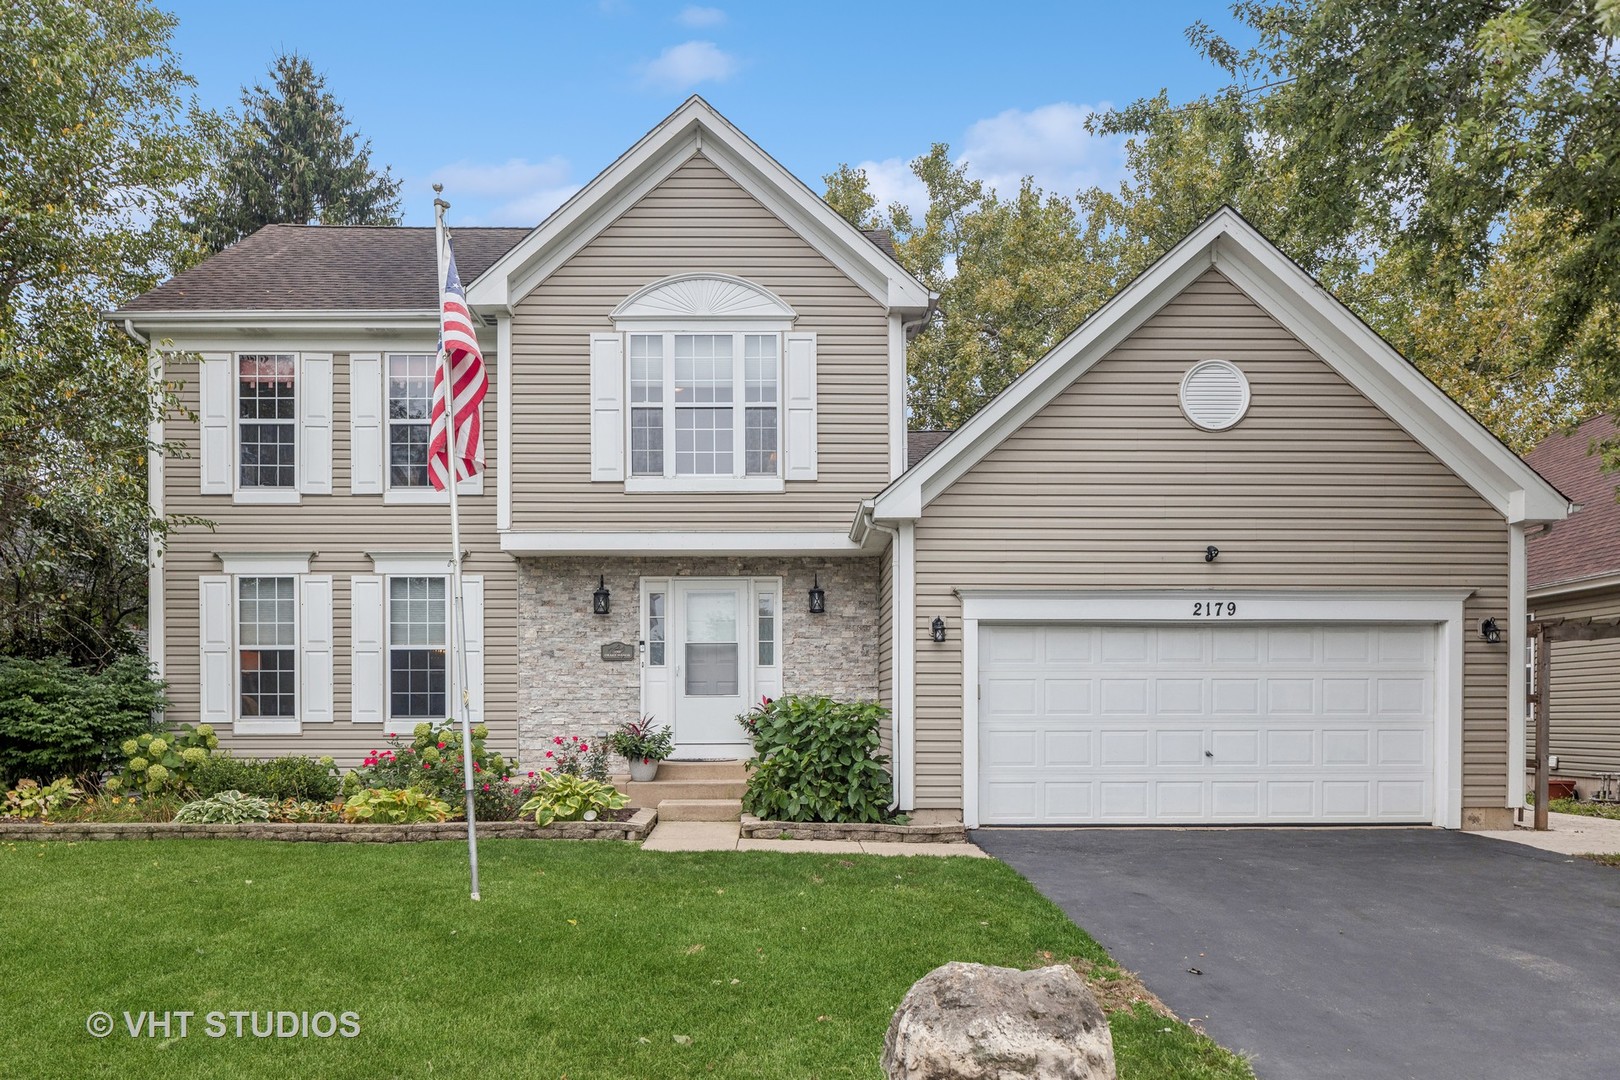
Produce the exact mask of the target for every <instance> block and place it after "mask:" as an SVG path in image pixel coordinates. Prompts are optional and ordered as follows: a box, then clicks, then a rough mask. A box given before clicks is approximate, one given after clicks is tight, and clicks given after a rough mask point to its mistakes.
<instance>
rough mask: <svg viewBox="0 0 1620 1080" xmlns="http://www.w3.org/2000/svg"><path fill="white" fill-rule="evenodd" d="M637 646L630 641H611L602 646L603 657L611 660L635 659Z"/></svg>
mask: <svg viewBox="0 0 1620 1080" xmlns="http://www.w3.org/2000/svg"><path fill="white" fill-rule="evenodd" d="M635 658H636V647H635V646H634V645H632V644H631V643H630V642H628V641H610V642H608V643H607V644H606V645H604V646H602V659H604V660H611V661H616V662H619V661H625V660H634V659H635Z"/></svg>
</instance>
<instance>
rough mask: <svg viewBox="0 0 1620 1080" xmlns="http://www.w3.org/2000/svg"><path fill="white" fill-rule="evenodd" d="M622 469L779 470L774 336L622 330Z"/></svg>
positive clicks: (672, 473)
mask: <svg viewBox="0 0 1620 1080" xmlns="http://www.w3.org/2000/svg"><path fill="white" fill-rule="evenodd" d="M628 353H629V384H630V409H629V423H630V474H631V475H632V476H665V477H726V476H733V477H747V476H756V477H759V476H766V477H768V476H779V475H781V454H780V435H779V433H780V430H781V398H780V385H781V335H779V334H745V333H737V334H675V333H667V334H638V333H632V334H630V335H629V341H628Z"/></svg>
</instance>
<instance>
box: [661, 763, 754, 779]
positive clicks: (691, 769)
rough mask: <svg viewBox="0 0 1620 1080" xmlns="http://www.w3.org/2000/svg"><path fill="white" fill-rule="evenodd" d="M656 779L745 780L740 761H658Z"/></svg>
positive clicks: (746, 771) (746, 776)
mask: <svg viewBox="0 0 1620 1080" xmlns="http://www.w3.org/2000/svg"><path fill="white" fill-rule="evenodd" d="M657 779H658V780H747V779H748V770H747V769H745V768H743V763H742V762H740V761H660V762H659V763H658V776H657Z"/></svg>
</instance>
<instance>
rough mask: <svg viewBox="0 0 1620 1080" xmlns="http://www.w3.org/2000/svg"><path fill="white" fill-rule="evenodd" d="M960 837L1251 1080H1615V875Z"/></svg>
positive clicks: (1112, 838) (1514, 855) (1361, 835)
mask: <svg viewBox="0 0 1620 1080" xmlns="http://www.w3.org/2000/svg"><path fill="white" fill-rule="evenodd" d="M972 836H973V840H974V842H975V843H977V844H979V845H980V846H981V847H983V848H984V849H985V850H987V851H989V852H990V853H991V854H992V855H994V856H996V857H997V858H999V859H1002V860H1003V861H1005V862H1007V863H1009V864H1011V865H1012V866H1013V867H1014V868H1015V869H1016V870H1018V871H1019V872H1020V873H1021V874H1023V875H1024V876H1025V877H1027V878H1028V879H1029V880H1030V881H1031V882H1032V883H1034V885H1035V886H1036V888H1038V889H1039V890H1040V891H1041V892H1042V893H1044V894H1045V895H1046V896H1048V897H1050V898H1051V899H1052V900H1053V901H1054V902H1055V903H1057V904H1058V906H1060V907H1061V908H1063V910H1064V911H1065V912H1067V913H1068V914H1069V916H1070V917H1071V918H1072V919H1074V921H1075V922H1076V923H1078V924H1079V925H1080V926H1082V927H1084V928H1085V929H1086V930H1087V931H1089V932H1090V933H1091V934H1092V936H1094V937H1096V938H1097V939H1098V940H1099V941H1100V942H1101V943H1102V944H1103V946H1104V947H1105V948H1107V949H1108V950H1109V952H1111V953H1112V954H1113V955H1114V957H1115V959H1117V960H1118V961H1119V962H1120V963H1121V964H1122V965H1124V966H1125V967H1127V968H1130V969H1132V970H1134V971H1136V972H1138V973H1140V975H1141V976H1142V979H1143V981H1144V982H1145V983H1146V984H1147V986H1148V988H1149V989H1151V990H1153V991H1154V992H1155V993H1157V994H1158V995H1159V996H1160V997H1161V998H1162V999H1163V1000H1164V1002H1165V1003H1166V1004H1167V1005H1169V1007H1170V1008H1171V1009H1173V1010H1174V1011H1175V1012H1177V1013H1178V1014H1180V1015H1181V1016H1182V1017H1183V1018H1187V1019H1197V1020H1199V1021H1200V1022H1201V1023H1202V1025H1203V1027H1204V1029H1205V1030H1206V1031H1208V1032H1209V1034H1210V1036H1211V1037H1212V1038H1214V1039H1215V1040H1216V1041H1217V1042H1219V1043H1221V1044H1223V1045H1225V1046H1227V1047H1230V1048H1231V1049H1233V1050H1237V1051H1241V1052H1243V1053H1246V1054H1248V1055H1250V1057H1251V1059H1252V1060H1253V1062H1254V1067H1255V1071H1256V1073H1258V1075H1259V1076H1260V1077H1261V1078H1262V1080H1281V1078H1292V1077H1301V1078H1311V1080H1331V1078H1337V1077H1345V1078H1354V1080H1367V1078H1369V1077H1392V1078H1393V1077H1414V1078H1417V1077H1421V1078H1423V1080H1449V1078H1451V1077H1456V1078H1459V1080H1495V1078H1503V1080H1509V1078H1511V1080H1521V1078H1524V1077H1531V1076H1549V1077H1550V1076H1620V870H1613V869H1610V868H1607V867H1603V866H1598V865H1596V864H1595V863H1590V862H1587V861H1585V860H1572V859H1570V858H1569V857H1567V856H1564V855H1556V854H1549V853H1547V852H1542V851H1535V850H1532V849H1530V848H1526V847H1522V846H1520V845H1518V844H1511V843H1506V842H1504V841H1500V840H1491V839H1487V838H1484V837H1477V836H1469V835H1467V834H1464V833H1455V832H1441V831H1439V830H1427V829H1421V830H1420V829H1410V830H1408V829H1331V830H1320V829H1249V830H1162V829H1128V830H1125V829H1069V830H1057V829H980V830H977V831H976V832H974V833H973V834H972ZM1189 969H1197V971H1198V972H1199V973H1198V974H1194V973H1192V972H1191V971H1189Z"/></svg>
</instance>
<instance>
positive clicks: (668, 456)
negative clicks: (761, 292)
mask: <svg viewBox="0 0 1620 1080" xmlns="http://www.w3.org/2000/svg"><path fill="white" fill-rule="evenodd" d="M643 321H644V320H641V319H636V318H622V317H621V318H620V319H618V320H615V324H616V326H618V328H619V329H620V331H621V335H622V342H621V347H620V358H621V362H622V364H623V365H624V366H623V371H622V374H621V380H622V381H621V383H620V385H621V386H623V387H624V418H623V425H624V432H623V437H624V449H623V453H624V490H625V492H626V493H627V494H632V495H634V494H645V493H652V492H727V491H730V492H744V493H749V494H772V493H778V492H783V491H786V490H787V482H786V479H785V474H784V470H783V460H784V458H785V457H786V453H785V449H784V447H785V443H786V437H785V436H786V427H787V423H786V419H787V407H786V402H785V401H784V398H785V397H786V389H785V386H784V379H785V376H786V370H785V366H786V355H785V351H786V349H787V336H786V335H787V332H788V331H789V330H791V329H792V328H793V327H792V324H791V323H790V322H784V321H781V320H762V321H760V322H758V323H746V322H742V321H736V322H727V323H723V324H710V323H691V324H688V323H685V322H682V321H680V320H668V319H665V320H662V321H658V322H648V324H647V325H637V324H638V323H641V322H643ZM677 334H709V335H715V336H728V335H729V336H730V337H731V338H732V339H733V340H732V362H733V366H732V373H731V401H730V402H715V403H713V405H712V407H714V408H729V409H730V410H731V413H732V416H731V457H732V466H731V468H732V471H731V475H730V476H678V475H676V473H675V428H676V424H675V415H676V410H677V408H678V406H677V405H676V402H675V336H676V335H677ZM631 335H646V336H653V335H656V336H658V337H661V338H662V339H663V354H662V356H661V358H660V369H659V370H660V373H661V379H660V385H661V387H662V394H661V398H662V400H660V401H659V402H657V403H656V404H657V405H658V406H659V409H660V412H661V415H662V417H663V437H664V448H663V455H664V475H663V476H638V475H636V474H635V473H634V472H633V471H632V469H633V462H634V460H635V457H634V447H633V446H632V438H633V434H632V433H633V431H634V420H633V418H634V415H635V411H636V410H637V409H648V408H651V407H652V406H653V404H654V403H653V402H645V401H643V402H638V401H634V400H632V398H631V393H632V387H633V385H634V384H633V382H632V380H631V370H630V336H631ZM749 335H761V336H763V335H769V336H773V337H775V338H776V401H775V402H774V408H775V409H776V475H775V476H765V475H759V474H755V475H749V474H748V473H747V472H746V470H747V468H748V409H749V408H750V406H751V405H752V407H753V408H763V407H764V403H763V402H753V403H750V402H749V401H748V400H747V398H748V375H747V363H746V360H745V359H744V356H745V353H746V348H747V347H746V345H745V343H744V341H743V339H744V338H745V337H747V336H749ZM691 407H694V408H706V407H710V403H708V402H702V403H694V404H693V406H691Z"/></svg>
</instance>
